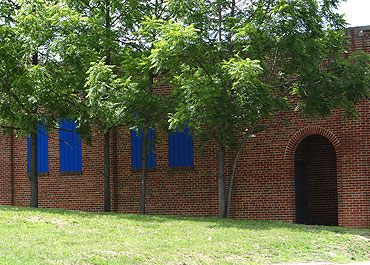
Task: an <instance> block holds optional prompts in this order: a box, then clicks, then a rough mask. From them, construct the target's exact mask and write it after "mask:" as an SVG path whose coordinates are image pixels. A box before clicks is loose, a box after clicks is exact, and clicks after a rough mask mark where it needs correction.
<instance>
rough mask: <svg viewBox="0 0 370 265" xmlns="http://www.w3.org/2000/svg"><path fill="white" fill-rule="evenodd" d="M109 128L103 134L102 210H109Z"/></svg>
mask: <svg viewBox="0 0 370 265" xmlns="http://www.w3.org/2000/svg"><path fill="white" fill-rule="evenodd" d="M109 138H110V130H108V131H107V132H106V133H105V134H104V212H110V211H111V206H110V157H109V147H110V146H109Z"/></svg>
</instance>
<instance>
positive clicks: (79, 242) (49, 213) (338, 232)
mask: <svg viewBox="0 0 370 265" xmlns="http://www.w3.org/2000/svg"><path fill="white" fill-rule="evenodd" d="M0 238H1V243H0V264H274V263H294V262H312V261H328V262H333V263H342V262H354V261H364V260H369V259H370V251H369V250H370V230H354V229H344V228H338V227H319V226H303V225H294V224H286V223H278V222H266V221H258V222H252V221H237V220H219V219H216V218H183V217H168V216H140V215H128V214H116V213H110V214H105V213H86V212H78V211H65V210H54V209H30V208H17V207H7V206H0Z"/></svg>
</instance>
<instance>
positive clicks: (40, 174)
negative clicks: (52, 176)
mask: <svg viewBox="0 0 370 265" xmlns="http://www.w3.org/2000/svg"><path fill="white" fill-rule="evenodd" d="M27 175H28V176H30V173H27ZM37 176H41V177H42V176H49V172H38V173H37Z"/></svg>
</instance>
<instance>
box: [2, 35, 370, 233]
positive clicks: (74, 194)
mask: <svg viewBox="0 0 370 265" xmlns="http://www.w3.org/2000/svg"><path fill="white" fill-rule="evenodd" d="M360 32H361V28H354V29H350V30H349V34H350V36H352V40H351V49H352V50H367V49H368V45H369V37H368V35H367V34H368V33H367V31H366V30H365V31H363V33H361V34H360ZM367 51H369V50H367ZM169 89H170V88H169V87H168V86H163V85H162V86H159V87H158V90H157V92H158V93H160V94H168V93H169ZM369 107H370V104H369V102H367V101H364V102H362V103H361V104H359V105H358V111H359V119H358V120H357V121H354V122H350V121H346V120H345V119H344V118H343V116H344V115H343V113H342V112H341V111H335V112H333V115H332V116H331V117H329V118H327V119H320V120H316V121H311V120H305V119H303V118H301V117H299V116H298V115H297V114H296V113H280V114H279V116H276V119H277V123H279V121H283V120H285V119H287V118H289V119H291V124H290V125H289V126H286V125H283V123H281V124H282V125H281V126H273V127H272V128H271V129H270V130H269V131H268V132H263V133H259V134H258V135H256V137H255V138H252V139H250V140H248V141H247V143H246V145H245V147H244V148H243V151H242V154H241V157H240V159H239V164H238V167H237V170H236V178H235V184H234V187H235V189H234V193H233V198H232V205H231V211H230V214H231V217H232V218H238V219H251V220H262V219H263V220H276V221H285V222H295V192H294V190H295V186H294V154H295V152H296V149H297V147H298V146H299V143H301V142H302V141H304V139H305V138H307V137H309V136H310V135H321V136H320V137H318V136H315V137H316V138H320V139H321V140H320V141H324V142H325V143H326V144H327V147H325V148H324V151H325V150H326V151H328V150H329V149H330V146H331V147H332V148H333V149H334V151H335V155H336V161H335V162H334V161H330V162H327V163H326V164H331V165H332V167H331V170H334V169H333V167H336V181H337V194H338V195H337V200H338V202H337V209H338V224H339V225H340V226H346V227H357V228H369V227H370V221H369V218H370V201H369V200H370V196H369V194H370V174H369V162H370V153H369V152H370V135H369V134H370V128H369V127H370V121H369V119H370V113H369ZM50 135H51V136H52V137H50V138H49V174H47V175H42V176H40V180H39V185H40V189H39V192H40V201H39V205H40V207H52V208H66V209H78V210H86V211H102V210H103V169H104V167H103V135H101V134H99V133H97V132H96V133H95V135H94V140H93V141H92V145H86V144H83V147H82V157H83V161H82V173H81V174H71V175H68V174H67V175H66V174H61V173H60V170H59V143H58V141H57V140H55V139H58V132H53V133H52V134H50ZM156 135H158V136H159V138H160V139H161V141H160V143H159V144H157V145H156V169H155V170H154V171H149V172H148V181H147V213H148V214H167V215H184V216H214V217H216V216H217V205H218V204H217V149H216V147H215V146H214V145H212V144H210V145H209V146H208V147H207V148H206V151H205V153H204V155H203V156H201V155H200V154H199V152H198V151H197V150H196V146H197V142H196V139H195V153H194V167H193V168H187V169H184V168H177V169H171V168H169V165H168V139H167V136H166V135H164V134H161V133H160V132H156ZM316 140H317V141H318V139H316ZM328 142H330V144H328ZM11 143H12V144H13V149H12V148H11ZM111 143H112V148H111V162H112V172H111V190H112V208H113V210H115V211H118V212H125V213H138V211H139V193H140V173H139V172H135V171H132V170H131V152H130V150H131V146H130V144H131V141H130V133H129V130H128V129H127V128H123V127H122V128H119V129H117V131H115V132H112V134H111ZM303 143H304V142H303ZM321 145H322V146H321ZM323 147H324V145H323V143H322V144H319V145H318V146H316V149H313V150H312V152H311V153H312V154H313V156H314V157H312V158H310V159H311V160H312V161H314V160H315V159H316V160H315V163H316V164H320V163H318V162H321V161H322V160H324V158H325V159H326V156H329V155H325V154H324V153H325V152H326V151H325V152H324V151H322V150H321V149H320V148H323ZM12 151H13V156H11V153H12ZM330 152H331V153H332V152H333V150H331V151H330ZM316 154H318V155H316ZM320 154H321V156H319V155H320ZM330 157H333V155H332V154H331V155H330ZM231 158H232V154H231V153H230V152H228V154H227V163H226V170H227V172H228V170H229V169H230V163H231ZM11 159H13V162H14V163H13V173H14V174H12V173H11V172H12V170H11V169H12V167H11ZM0 163H1V166H2V170H1V172H0V204H13V203H14V205H20V206H27V205H28V204H29V181H28V176H27V142H26V139H25V138H14V141H13V142H11V140H10V136H1V137H0ZM334 164H335V166H334ZM314 168H318V169H320V166H319V165H318V166H317V167H316V166H315V167H314ZM311 174H313V173H311ZM315 174H316V173H315ZM319 174H325V172H322V171H320V172H319V173H317V175H319ZM12 176H14V177H12ZM330 176H334V173H333V174H330ZM333 178H334V177H333ZM332 182H333V183H334V181H332ZM12 183H13V184H14V193H12V192H11V191H12V188H11V186H12ZM314 183H319V182H314ZM331 185H332V186H334V184H330V185H329V186H331ZM311 189H315V190H317V189H318V188H315V187H314V186H312V187H311ZM317 194H320V193H319V192H318V193H317ZM318 197H320V198H318V199H317V200H318V201H323V199H321V198H322V197H321V195H318ZM314 200H316V199H314ZM315 204H316V205H317V204H319V202H317V203H315ZM334 204H335V203H334V202H332V203H331V204H330V205H329V206H326V207H332V205H334ZM321 217H323V216H321Z"/></svg>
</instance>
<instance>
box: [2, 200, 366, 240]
mask: <svg viewBox="0 0 370 265" xmlns="http://www.w3.org/2000/svg"><path fill="white" fill-rule="evenodd" d="M1 211H14V212H16V211H19V212H34V213H37V212H43V213H52V214H57V215H64V216H66V215H68V216H72V217H73V216H76V217H79V218H84V219H95V218H98V217H99V216H109V217H110V218H114V219H122V220H130V221H135V222H139V223H140V222H141V223H165V222H173V221H175V222H187V221H189V222H200V223H204V225H206V226H208V227H209V228H211V229H212V228H214V229H220V228H222V229H223V228H225V229H227V228H236V229H247V230H260V231H268V230H272V229H289V230H296V231H309V232H310V233H322V232H331V233H337V234H352V235H359V236H363V237H366V238H368V239H369V240H370V230H369V229H351V228H343V227H336V226H317V225H299V224H291V223H283V222H275V221H249V220H234V219H219V218H215V217H183V216H166V215H139V214H125V213H115V212H109V213H106V212H83V211H75V210H65V209H51V208H29V207H14V206H0V213H1Z"/></svg>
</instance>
